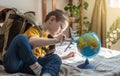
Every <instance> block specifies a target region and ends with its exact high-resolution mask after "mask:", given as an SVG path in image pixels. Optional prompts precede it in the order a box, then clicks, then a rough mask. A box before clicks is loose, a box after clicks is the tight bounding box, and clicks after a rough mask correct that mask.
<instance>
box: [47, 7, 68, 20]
mask: <svg viewBox="0 0 120 76" xmlns="http://www.w3.org/2000/svg"><path fill="white" fill-rule="evenodd" d="M51 16H55V17H56V21H57V22H58V21H65V20H68V17H67V14H65V13H64V12H63V11H62V10H60V9H56V10H54V11H51V12H49V13H48V14H47V16H46V19H45V22H46V21H47V20H48V19H49V18H50V17H51Z"/></svg>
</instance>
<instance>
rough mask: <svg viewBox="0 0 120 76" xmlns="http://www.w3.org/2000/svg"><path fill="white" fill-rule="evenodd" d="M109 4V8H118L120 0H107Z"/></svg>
mask: <svg viewBox="0 0 120 76" xmlns="http://www.w3.org/2000/svg"><path fill="white" fill-rule="evenodd" d="M109 6H110V7H111V8H120V0H109Z"/></svg>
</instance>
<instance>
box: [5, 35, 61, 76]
mask: <svg viewBox="0 0 120 76" xmlns="http://www.w3.org/2000/svg"><path fill="white" fill-rule="evenodd" d="M35 62H38V63H39V64H40V65H42V67H43V68H42V72H41V74H43V73H50V74H52V76H57V74H58V72H59V70H60V65H61V63H62V62H61V59H60V57H59V56H58V55H56V54H52V55H49V56H45V57H42V58H38V59H36V58H35V56H34V55H33V53H32V47H31V45H30V43H29V40H28V38H27V37H26V36H24V35H23V34H19V35H17V36H16V37H15V38H14V39H13V40H12V42H11V44H10V45H9V47H8V50H7V52H6V54H5V56H4V59H3V65H4V68H5V70H6V71H7V72H9V73H16V72H23V73H29V74H34V73H33V71H32V70H31V69H30V68H29V66H30V65H32V64H33V63H35Z"/></svg>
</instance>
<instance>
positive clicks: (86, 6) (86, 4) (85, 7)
mask: <svg viewBox="0 0 120 76" xmlns="http://www.w3.org/2000/svg"><path fill="white" fill-rule="evenodd" d="M83 5H84V9H85V10H87V8H88V3H87V2H84V4H83Z"/></svg>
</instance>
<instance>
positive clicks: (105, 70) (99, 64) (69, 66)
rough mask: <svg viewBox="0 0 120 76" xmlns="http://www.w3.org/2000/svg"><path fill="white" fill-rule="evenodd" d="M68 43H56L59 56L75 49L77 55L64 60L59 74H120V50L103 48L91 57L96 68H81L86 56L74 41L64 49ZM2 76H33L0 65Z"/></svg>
mask: <svg viewBox="0 0 120 76" xmlns="http://www.w3.org/2000/svg"><path fill="white" fill-rule="evenodd" d="M67 45H68V43H63V45H62V46H60V45H59V44H57V45H56V47H57V48H56V52H55V53H57V54H58V55H59V56H63V55H66V54H68V53H69V52H71V51H74V52H75V53H76V54H75V57H73V58H69V59H66V60H63V64H62V66H61V70H60V72H59V76H120V51H117V50H110V49H107V48H103V47H102V48H101V51H100V53H99V55H98V56H97V57H95V58H93V59H89V60H90V63H91V64H93V65H95V66H96V69H79V68H77V65H79V64H82V63H84V61H85V58H83V57H82V55H81V54H80V53H79V52H78V51H77V48H76V44H75V43H73V44H72V45H71V48H69V49H68V50H67V51H66V52H64V49H65V48H66V47H67ZM0 76H32V75H29V74H23V73H15V74H9V73H6V72H5V71H4V67H3V66H2V65H0Z"/></svg>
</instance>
